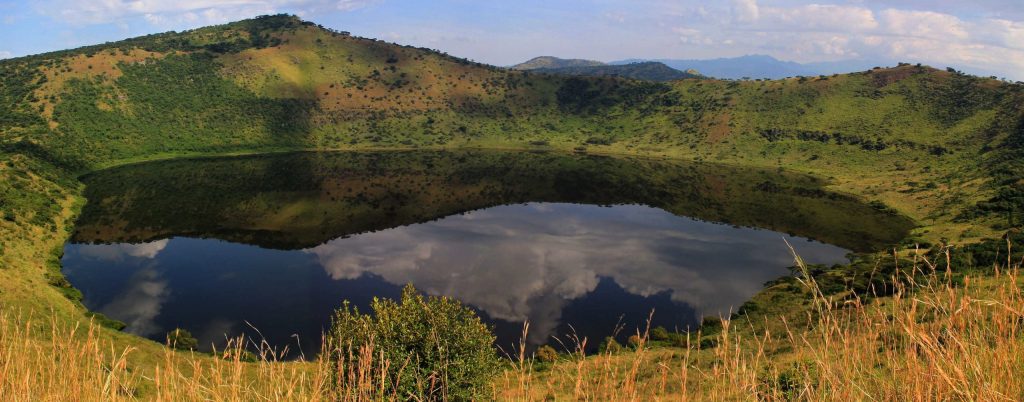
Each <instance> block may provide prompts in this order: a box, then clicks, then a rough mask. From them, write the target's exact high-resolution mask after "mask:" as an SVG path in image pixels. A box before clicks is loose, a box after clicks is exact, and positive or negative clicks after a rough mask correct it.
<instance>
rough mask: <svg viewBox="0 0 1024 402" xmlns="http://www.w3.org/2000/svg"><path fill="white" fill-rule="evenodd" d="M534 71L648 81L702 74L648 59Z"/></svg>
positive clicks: (670, 79)
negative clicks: (628, 62)
mask: <svg viewBox="0 0 1024 402" xmlns="http://www.w3.org/2000/svg"><path fill="white" fill-rule="evenodd" d="M534 71H538V72H545V73H550V74H562V75H576V76H585V77H602V76H616V77H623V78H632V79H636V80H647V81H658V82H663V81H672V80H681V79H685V78H698V77H701V75H700V74H695V73H693V72H684V71H679V70H676V69H674V68H672V67H669V66H666V65H665V63H659V62H656V61H647V62H640V63H630V64H622V65H603V66H579V67H561V68H538V69H535V70H534Z"/></svg>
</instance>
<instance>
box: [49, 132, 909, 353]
mask: <svg viewBox="0 0 1024 402" xmlns="http://www.w3.org/2000/svg"><path fill="white" fill-rule="evenodd" d="M83 180H84V182H85V183H86V186H87V187H86V197H87V199H88V203H87V205H86V206H85V207H84V209H83V211H82V216H81V217H80V219H79V222H78V225H77V227H76V231H75V233H74V235H73V237H72V239H71V241H70V242H69V243H68V244H67V245H66V247H65V255H64V258H63V270H64V273H65V275H66V276H67V277H68V279H69V280H70V281H71V283H72V284H74V285H75V286H76V287H77V288H78V289H80V290H81V291H82V292H83V294H84V296H85V301H84V302H85V305H86V306H87V307H88V308H89V309H90V310H93V311H98V312H101V313H103V314H105V315H107V316H109V317H111V318H115V319H118V320H121V321H123V322H125V323H126V324H127V325H128V327H127V328H126V329H125V330H126V331H128V332H131V333H135V334H138V335H141V336H145V337H149V338H151V339H154V340H158V341H163V340H164V336H165V334H166V333H167V332H168V331H170V330H172V329H174V328H177V327H180V328H185V329H188V330H189V331H190V332H192V333H193V334H194V335H195V336H196V337H197V338H198V339H199V340H200V343H201V345H204V346H205V345H210V344H217V345H222V344H223V343H224V341H225V339H226V337H231V336H237V335H240V334H246V335H248V336H250V337H255V338H256V339H260V338H263V339H266V340H267V341H268V342H269V343H270V344H271V345H274V346H276V347H278V348H283V347H285V346H288V347H289V348H290V349H291V350H302V351H303V352H305V353H306V354H307V355H309V354H311V353H315V352H316V351H317V350H318V349H319V340H320V334H321V333H322V331H324V330H325V329H326V328H327V326H328V325H329V320H330V315H331V313H332V311H333V310H334V309H335V308H337V307H338V306H339V305H340V304H341V302H342V300H349V301H351V302H352V303H353V304H354V305H356V306H358V307H360V309H361V310H366V309H367V307H368V305H369V302H370V300H372V298H373V297H390V298H395V297H397V296H398V295H399V294H400V291H401V288H402V286H404V285H405V284H408V283H412V284H414V285H415V286H416V287H417V288H418V289H419V290H421V291H422V292H424V293H426V294H429V295H443V296H450V297H454V298H457V299H459V300H461V301H462V302H463V303H465V304H467V305H468V306H470V307H472V308H474V309H475V310H477V311H478V312H479V313H480V315H481V316H482V317H483V318H484V320H485V322H487V323H488V324H489V325H491V326H492V327H493V328H494V331H495V334H496V335H497V336H498V344H499V346H501V347H503V348H505V349H506V350H507V349H509V348H510V347H511V345H513V344H514V343H516V342H518V340H519V338H520V333H521V329H522V323H523V322H524V321H529V322H530V333H529V336H528V341H529V343H531V344H533V345H537V344H542V343H551V342H554V343H557V342H555V341H553V339H555V338H563V339H564V338H565V337H566V336H567V334H570V333H575V334H577V335H580V336H586V337H588V338H589V339H590V340H591V341H590V342H589V343H590V344H591V345H596V344H597V343H598V341H599V340H600V339H602V338H603V337H605V336H608V335H610V334H611V333H612V332H613V331H614V330H615V328H617V327H619V328H622V331H621V336H623V337H624V336H628V334H630V333H633V332H635V330H636V328H637V327H639V326H643V325H644V324H645V323H646V321H647V319H648V316H649V314H650V312H651V311H652V310H653V311H654V315H653V322H652V325H654V326H659V325H660V326H664V327H666V328H669V329H679V330H682V329H685V328H687V327H692V326H694V325H696V324H697V323H699V322H700V319H701V317H703V316H708V315H715V316H717V315H728V314H729V313H730V312H732V311H735V310H736V309H737V308H738V307H739V306H740V305H741V304H742V303H743V302H744V301H746V300H747V299H749V298H750V297H751V296H752V295H753V294H754V293H756V292H757V291H759V290H760V289H761V288H762V286H763V284H764V283H765V282H766V281H769V280H771V279H775V278H778V277H780V276H783V275H786V274H788V273H789V270H788V267H789V266H791V265H792V261H793V257H792V255H791V253H790V251H789V249H788V247H787V246H786V242H787V241H788V242H789V243H790V244H792V245H793V247H794V248H795V249H796V251H797V252H798V253H799V254H800V255H801V256H802V257H803V258H804V259H805V260H806V261H807V262H809V263H822V264H833V263H841V262H844V261H845V260H846V257H845V255H846V254H847V253H848V251H849V250H857V251H866V250H871V249H876V248H880V247H882V246H884V245H886V244H889V243H892V242H895V241H898V240H899V239H900V238H902V237H903V235H905V233H906V231H907V230H908V228H909V227H910V225H911V223H910V222H909V221H907V220H906V219H904V218H901V217H898V216H893V215H890V214H887V213H886V212H884V211H878V210H876V209H874V208H871V207H870V206H867V205H865V204H863V203H860V202H858V201H857V200H855V199H853V198H850V197H847V196H843V195H840V194H834V193H829V192H826V191H823V190H821V188H820V187H821V185H822V183H820V182H818V181H817V180H815V179H812V178H809V177H806V176H800V175H793V174H786V173H782V172H778V171H774V170H752V169H737V168H733V167H727V166H721V165H709V164H694V163H683V162H672V161H653V160H645V159H630V158H611V157H597V156H587V155H562V154H546V153H522V152H483V151H480V152H390V153H296V154H282V155H270V156H259V157H240V158H220V159H190V160H176V161H168V162H154V163H147V164H139V165H132V166H125V167H121V168H117V169H111V170H107V171H101V172H96V173H93V174H91V175H89V176H86V177H85V178H83ZM812 239H814V240H812ZM206 349H208V347H207V348H206Z"/></svg>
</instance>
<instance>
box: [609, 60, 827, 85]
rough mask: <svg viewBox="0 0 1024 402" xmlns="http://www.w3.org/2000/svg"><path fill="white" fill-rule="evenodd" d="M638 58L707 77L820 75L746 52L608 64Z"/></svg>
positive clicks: (792, 63) (813, 71) (806, 68)
mask: <svg viewBox="0 0 1024 402" xmlns="http://www.w3.org/2000/svg"><path fill="white" fill-rule="evenodd" d="M639 61H657V62H661V63H665V64H666V65H668V66H669V67H672V68H675V69H678V70H687V69H695V70H697V71H700V72H701V73H702V74H704V75H706V76H708V77H715V78H730V79H740V78H744V77H749V78H771V79H778V78H785V77H795V76H798V75H820V74H825V73H818V72H816V71H815V70H814V68H813V67H810V66H807V65H803V64H800V63H795V62H792V61H781V60H778V59H776V58H774V57H771V56H765V55H749V56H741V57H729V58H719V59H711V60H675V59H656V60H642V59H627V60H619V61H613V62H611V64H614V65H623V64H630V63H636V62H639Z"/></svg>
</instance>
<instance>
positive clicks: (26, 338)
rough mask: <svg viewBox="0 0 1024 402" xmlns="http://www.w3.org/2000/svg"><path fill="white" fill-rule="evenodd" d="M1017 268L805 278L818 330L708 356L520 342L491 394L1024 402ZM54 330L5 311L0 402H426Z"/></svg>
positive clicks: (334, 373) (316, 363) (233, 355)
mask: <svg viewBox="0 0 1024 402" xmlns="http://www.w3.org/2000/svg"><path fill="white" fill-rule="evenodd" d="M797 261H798V265H799V266H800V267H803V265H802V262H800V261H799V259H797ZM1020 266H1021V262H1020V261H1012V260H1007V261H1004V262H1002V263H1000V264H996V265H994V266H993V267H992V268H991V272H989V273H985V274H980V275H978V276H975V277H967V278H966V279H965V280H964V281H962V283H961V282H960V281H953V280H952V279H951V278H950V276H949V275H948V274H947V273H945V272H941V271H937V270H936V269H935V264H934V262H933V261H929V260H927V259H925V258H923V257H916V258H915V263H914V264H913V265H912V266H909V267H905V269H904V270H903V271H901V272H900V273H899V274H898V275H899V276H900V278H893V279H894V281H893V282H894V283H906V285H898V288H897V289H896V292H895V294H893V295H892V296H891V297H885V298H877V299H874V301H873V302H871V303H867V302H864V301H862V300H861V299H859V298H857V297H851V298H846V299H843V300H833V299H830V298H829V297H827V296H825V295H824V294H822V293H821V292H820V291H819V290H818V287H817V284H816V283H814V281H813V279H811V278H810V277H808V276H804V278H807V279H805V280H804V282H803V284H804V286H806V288H807V289H808V291H810V292H811V293H812V294H813V301H812V302H811V304H810V306H809V308H808V310H807V314H808V316H809V317H810V318H811V321H810V322H811V324H810V325H804V326H802V327H798V326H796V325H789V324H788V321H787V320H785V319H784V318H779V324H780V325H776V326H773V327H775V328H784V329H783V330H782V331H781V332H779V331H776V332H778V333H772V332H770V331H765V332H756V331H754V330H752V329H751V328H753V326H751V325H749V323H744V322H743V321H742V320H733V321H723V328H722V330H721V332H720V333H718V334H717V335H716V336H715V337H716V339H715V340H716V342H715V344H716V345H717V346H716V347H710V348H707V347H705V348H701V346H700V344H699V342H697V340H698V339H700V337H699V335H697V334H694V336H691V337H689V338H688V339H692V342H690V343H689V344H687V345H685V346H682V347H672V348H668V347H652V346H650V344H649V342H648V340H647V338H648V337H647V334H646V331H644V333H638V334H637V335H638V341H637V344H636V345H635V347H633V348H629V349H628V350H624V351H615V350H608V351H605V352H602V353H600V354H598V355H590V356H588V355H586V354H584V353H583V350H585V349H586V344H587V342H588V340H586V339H573V340H571V342H570V343H572V344H573V348H571V349H572V352H571V353H567V354H564V355H562V356H561V357H560V360H559V361H558V362H556V363H554V364H549V363H543V364H542V363H538V362H536V361H534V360H533V359H531V358H530V356H528V355H526V353H525V352H523V351H524V350H525V345H522V346H524V347H522V348H521V350H520V351H519V354H518V356H516V357H514V358H511V359H509V365H508V368H507V369H506V370H505V371H504V373H503V374H502V375H500V376H499V377H498V378H496V379H495V380H494V383H493V390H492V392H493V395H492V396H491V398H492V399H500V400H590V401H603V400H634V401H648V400H652V401H653V400H750V399H766V400H785V399H794V400H841V399H846V400H925V401H927V400H984V401H998V400H1022V399H1024V376H1022V373H1024V335H1022V329H1024V298H1022V294H1021V287H1020V284H1019V283H1018V279H1019V272H1018V270H1019V269H1020ZM895 279H901V280H900V281H896V280H895ZM48 324H49V325H36V324H35V323H34V321H33V320H32V319H31V318H28V319H26V317H24V316H21V315H16V314H12V313H10V312H4V313H2V314H0V400H4V401H39V400H53V401H66V400H73V401H93V400H135V399H144V400H160V401H200V400H201V401H209V400H214V401H236V400H238V401H241V400H256V401H259V400H310V401H315V400H332V401H333V400H346V401H357V400H358V401H362V400H405V399H416V398H415V396H410V395H396V394H394V393H392V392H391V391H389V389H390V387H389V386H388V384H387V382H386V381H387V380H386V379H387V378H388V377H389V376H387V375H383V374H384V373H381V372H375V371H374V370H401V368H400V367H398V365H390V366H389V365H386V364H381V365H370V364H366V365H364V366H363V367H344V366H339V365H337V364H335V363H332V362H330V361H328V360H326V359H312V361H309V362H280V361H277V360H278V359H277V358H276V356H277V355H278V354H276V353H273V352H272V351H269V350H270V349H268V348H261V350H263V351H264V352H263V354H262V356H260V358H259V359H258V361H256V362H245V361H244V360H245V359H244V356H246V354H245V353H243V348H242V347H243V346H247V345H246V342H249V341H246V340H244V339H239V340H235V341H234V342H232V343H231V345H230V346H229V347H228V348H227V350H226V351H220V352H217V353H215V354H216V356H215V357H214V356H208V355H205V354H203V355H200V354H192V353H183V352H175V351H171V350H169V349H168V350H166V351H165V352H164V355H163V356H162V358H161V359H156V361H155V362H152V363H146V364H143V363H137V362H136V360H134V359H133V356H134V355H135V354H137V353H139V352H138V351H136V350H134V349H132V348H119V347H116V346H115V345H114V344H113V343H111V342H110V341H104V340H102V339H104V338H103V337H102V336H99V335H100V334H99V333H98V331H99V330H98V329H97V328H96V327H95V326H91V325H86V326H74V325H70V324H62V323H61V322H58V320H56V319H51V320H50V321H49V322H48ZM43 328H49V329H48V330H46V331H48V332H47V333H41V331H44V330H43ZM526 329H527V328H524V331H525V330H526ZM524 335H525V334H524ZM524 338H525V336H524ZM248 346H252V345H251V342H250V345H248ZM257 346H258V345H257ZM264 346H265V345H264ZM352 353H361V354H363V358H361V359H359V361H364V362H368V361H370V359H371V357H372V356H378V355H379V354H378V353H375V352H374V350H373V349H372V347H369V348H364V349H362V350H359V351H354V352H352ZM372 367H378V369H373V368H372ZM380 367H384V368H383V369H381V368H380ZM389 367H390V368H389ZM392 374H394V373H392Z"/></svg>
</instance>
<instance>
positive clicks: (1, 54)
mask: <svg viewBox="0 0 1024 402" xmlns="http://www.w3.org/2000/svg"><path fill="white" fill-rule="evenodd" d="M10 57H11V52H8V51H6V50H0V59H7V58H10Z"/></svg>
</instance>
